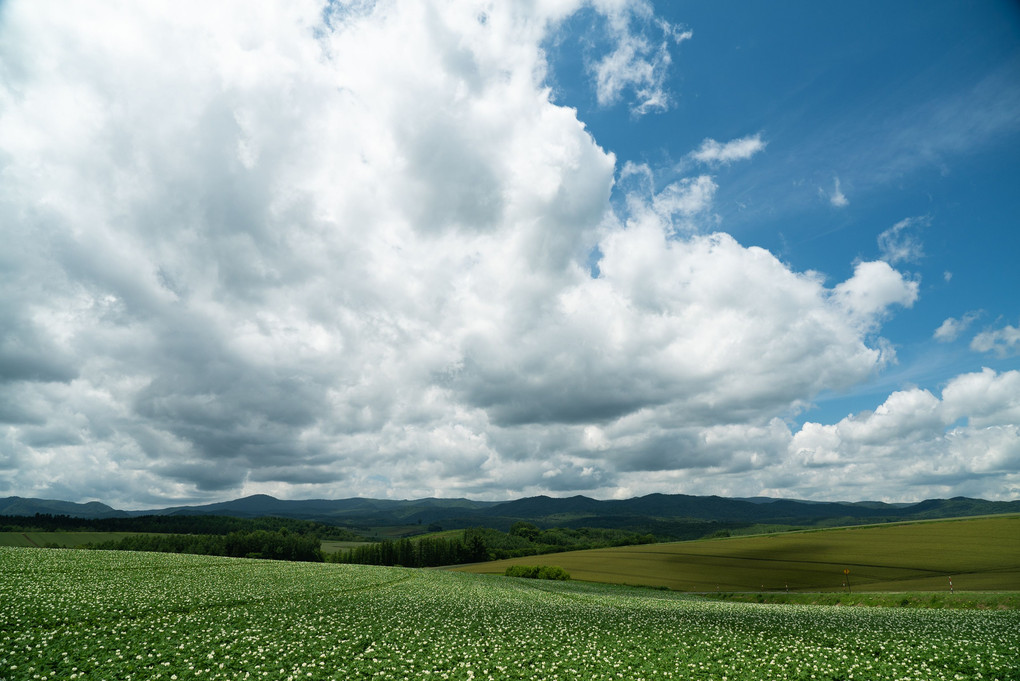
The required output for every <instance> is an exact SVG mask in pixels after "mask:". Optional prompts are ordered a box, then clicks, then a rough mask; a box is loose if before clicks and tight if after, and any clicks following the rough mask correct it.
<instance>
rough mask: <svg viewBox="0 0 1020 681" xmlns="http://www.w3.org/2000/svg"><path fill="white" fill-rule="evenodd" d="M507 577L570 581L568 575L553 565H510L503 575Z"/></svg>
mask: <svg viewBox="0 0 1020 681" xmlns="http://www.w3.org/2000/svg"><path fill="white" fill-rule="evenodd" d="M503 574H504V575H506V576H507V577H524V578H525V579H556V580H567V579H570V574H569V573H568V572H567V571H566V570H564V569H563V568H561V567H556V566H555V565H511V566H510V567H508V568H507V569H506V572H504V573H503Z"/></svg>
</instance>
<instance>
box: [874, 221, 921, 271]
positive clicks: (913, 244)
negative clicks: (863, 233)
mask: <svg viewBox="0 0 1020 681" xmlns="http://www.w3.org/2000/svg"><path fill="white" fill-rule="evenodd" d="M930 222H931V219H930V218H928V217H926V216H923V217H913V218H904V219H902V220H900V221H899V222H897V223H896V224H895V225H893V226H892V227H890V228H889V229H887V230H885V231H884V232H882V233H881V234H879V235H878V248H879V250H881V252H882V259H883V260H885V261H886V262H889V263H892V264H896V263H899V262H917V261H919V260H920V259H921V258H922V257H923V256H924V246H923V244H922V243H921V239H920V238H919V237H918V235H917V232H918V231H919V230H920V228H922V227H925V226H927V225H928V224H929V223H930Z"/></svg>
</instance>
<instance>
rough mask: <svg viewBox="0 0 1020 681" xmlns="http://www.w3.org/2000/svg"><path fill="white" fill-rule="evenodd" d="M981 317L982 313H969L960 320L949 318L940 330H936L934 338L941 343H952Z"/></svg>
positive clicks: (941, 325)
mask: <svg viewBox="0 0 1020 681" xmlns="http://www.w3.org/2000/svg"><path fill="white" fill-rule="evenodd" d="M980 316H981V312H968V313H967V314H965V315H963V317H961V318H960V319H956V318H954V317H947V318H946V319H945V321H943V322H942V323H941V324H940V325H939V328H937V329H935V333H934V334H933V337H934V338H935V340H937V341H939V342H940V343H951V342H953V341H954V340H956V339H957V338H959V337H960V334H962V333H963V332H964V331H966V330H967V328H968V327H969V326H970V325H971V324H973V323H974V320H976V319H977V318H978V317H980Z"/></svg>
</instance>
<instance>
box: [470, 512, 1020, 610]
mask: <svg viewBox="0 0 1020 681" xmlns="http://www.w3.org/2000/svg"><path fill="white" fill-rule="evenodd" d="M543 562H544V563H545V564H547V565H556V566H559V567H562V568H563V569H565V570H566V571H567V572H569V573H570V575H571V577H573V578H574V579H581V580H586V581H593V582H606V583H616V584H632V585H644V586H658V587H666V588H669V589H674V590H679V591H694V592H716V591H722V592H726V591H754V592H758V591H762V592H784V593H785V592H786V591H787V590H789V591H791V592H797V591H810V592H814V591H846V590H848V589H849V590H850V591H858V592H860V591H869V592H870V591H897V592H900V591H938V592H949V591H950V579H951V580H952V587H953V590H955V591H958V592H959V591H982V590H994V591H1020V516H988V517H980V518H963V519H956V520H938V521H926V522H911V523H892V524H885V525H867V526H858V527H847V528H834V529H826V530H808V531H802V532H784V533H777V534H768V535H760V536H754V537H731V538H726V539H710V540H700V541H689V542H675V543H667V544H649V545H644V546H621V547H615V548H607V549H593V550H590V551H572V552H570V553H563V554H557V555H555V556H544V557H543ZM533 563H535V559H534V558H515V559H508V560H500V561H494V562H491V563H478V564H474V565H470V566H464V567H460V568H457V569H460V570H464V571H468V572H475V573H482V574H503V572H504V571H505V570H506V568H507V567H508V566H510V565H515V564H533ZM845 570H849V571H850V573H849V575H846V574H845V572H844V571H845ZM847 577H849V580H850V585H849V587H847V586H846V585H845V580H846V579H847Z"/></svg>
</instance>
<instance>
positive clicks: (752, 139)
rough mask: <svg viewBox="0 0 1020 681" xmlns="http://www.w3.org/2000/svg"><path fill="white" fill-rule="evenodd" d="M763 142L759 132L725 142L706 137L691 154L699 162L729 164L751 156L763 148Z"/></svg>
mask: <svg viewBox="0 0 1020 681" xmlns="http://www.w3.org/2000/svg"><path fill="white" fill-rule="evenodd" d="M765 144H766V143H765V142H764V141H762V139H761V134H760V133H759V134H755V135H749V136H747V137H741V138H739V139H735V140H730V141H729V142H726V143H725V144H721V143H719V142H716V141H715V140H714V139H706V140H704V141H703V142H702V143H701V146H700V147H698V150H697V151H695V152H694V153H693V154H692V156H693V157H694V159H695V160H697V161H700V162H701V163H709V164H729V163H732V162H734V161H744V160H746V159H749V158H751V157H752V156H754V155H755V154H757V153H758V152H759V151H762V150H763V149H765Z"/></svg>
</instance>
